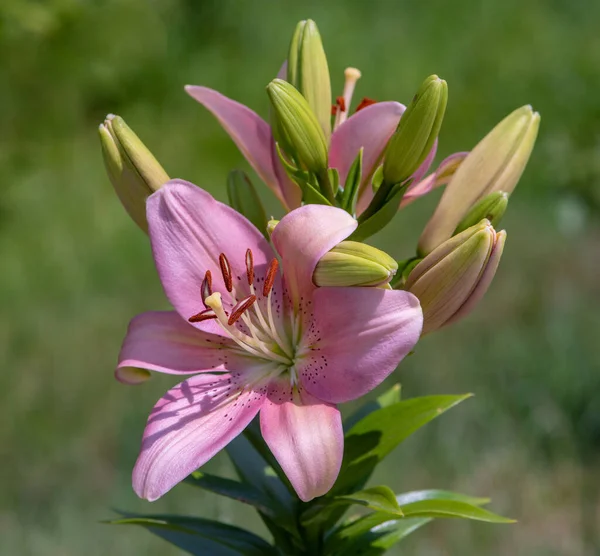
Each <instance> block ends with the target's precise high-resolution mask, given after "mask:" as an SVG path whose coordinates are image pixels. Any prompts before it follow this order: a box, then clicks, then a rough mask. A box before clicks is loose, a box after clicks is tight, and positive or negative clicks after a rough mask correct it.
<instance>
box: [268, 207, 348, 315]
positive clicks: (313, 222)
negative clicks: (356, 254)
mask: <svg viewBox="0 0 600 556" xmlns="http://www.w3.org/2000/svg"><path fill="white" fill-rule="evenodd" d="M356 226H357V223H356V220H354V218H352V216H350V215H349V214H348V213H347V212H346V211H344V210H342V209H339V208H336V207H328V206H326V205H305V206H303V207H300V208H299V209H296V210H294V211H293V212H290V213H288V214H286V215H285V216H284V217H283V218H282V219H281V222H279V224H277V226H276V227H275V230H274V231H273V234H272V236H271V240H272V241H273V245H275V249H277V252H278V253H279V255H280V256H281V259H282V261H283V268H284V272H285V283H286V285H287V287H288V288H289V291H290V294H291V297H292V300H293V301H294V303H295V305H296V306H297V303H298V301H299V299H300V297H301V296H303V295H307V294H309V293H310V292H312V290H313V289H314V288H315V285H314V284H313V281H312V276H313V273H314V270H315V267H316V266H317V263H318V262H319V260H320V259H321V257H322V256H323V255H324V254H325V253H327V251H329V250H330V249H332V248H333V247H335V246H336V245H337V244H338V243H340V241H343V240H344V239H346V238H347V237H348V236H349V235H350V234H351V233H352V232H353V231H354V230H355V229H356ZM298 238H302V241H299V239H298Z"/></svg>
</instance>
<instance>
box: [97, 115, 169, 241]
mask: <svg viewBox="0 0 600 556" xmlns="http://www.w3.org/2000/svg"><path fill="white" fill-rule="evenodd" d="M98 132H99V134H100V143H101V145H102V154H103V156H104V164H105V166H106V171H107V173H108V177H109V178H110V181H111V183H112V184H113V187H114V188H115V191H116V193H117V195H118V197H119V199H120V200H121V203H122V204H123V206H124V207H125V209H126V210H127V212H128V213H129V216H131V218H132V219H133V221H134V222H135V223H136V224H137V225H138V226H139V227H140V228H141V229H142V230H144V231H145V232H147V231H148V223H147V222H146V199H147V198H148V196H149V195H151V194H152V193H154V192H155V191H157V190H158V189H159V188H160V187H161V186H162V185H163V184H165V183H166V182H168V181H169V176H168V175H167V173H166V172H165V171H164V169H163V167H162V166H161V165H160V164H159V163H158V161H157V160H156V158H154V156H153V155H152V153H151V152H150V151H149V150H148V149H147V148H146V146H145V145H144V144H143V143H142V142H141V141H140V139H139V137H138V136H137V135H136V134H135V133H134V132H133V131H132V130H131V128H130V127H129V126H128V125H127V124H126V123H125V122H124V121H123V119H122V118H120V117H119V116H114V115H112V114H110V115H108V116H107V117H106V120H105V121H104V123H102V124H100V127H99V129H98Z"/></svg>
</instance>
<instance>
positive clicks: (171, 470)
mask: <svg viewBox="0 0 600 556" xmlns="http://www.w3.org/2000/svg"><path fill="white" fill-rule="evenodd" d="M242 388H243V382H242V380H241V378H240V375H239V374H221V375H212V374H201V375H197V376H194V377H192V378H189V379H188V380H186V381H185V382H182V383H181V384H178V385H177V386H175V387H174V388H172V389H171V390H169V391H168V392H167V393H166V394H165V395H164V396H163V397H162V398H161V399H160V400H159V401H158V403H157V404H156V405H155V406H154V409H153V410H152V413H150V417H149V418H148V423H147V425H146V429H145V431H144V438H143V441H142V449H141V452H140V455H139V457H138V460H137V462H136V464H135V468H134V470H133V488H134V490H135V492H136V493H137V495H138V496H139V497H140V498H145V499H147V500H150V501H153V500H156V499H157V498H160V497H161V496H162V495H163V494H165V493H166V492H167V491H169V490H171V489H172V488H173V487H174V486H175V485H176V484H177V483H179V482H180V481H182V480H183V479H185V478H186V477H187V476H188V475H189V474H190V473H191V472H192V471H195V470H196V469H198V467H200V466H201V465H203V464H204V463H206V462H207V461H208V460H209V459H210V458H212V457H213V456H214V455H215V454H216V453H217V452H218V451H219V450H221V449H222V448H224V447H225V446H226V445H227V444H228V443H229V442H231V441H232V440H233V439H234V438H235V437H236V436H237V435H238V434H240V433H241V432H242V431H243V430H244V428H246V426H247V425H248V424H249V423H250V421H252V419H253V418H254V417H255V415H256V414H257V413H258V411H259V409H260V406H261V405H262V403H263V400H264V398H265V391H264V390H262V391H255V390H249V389H248V390H242Z"/></svg>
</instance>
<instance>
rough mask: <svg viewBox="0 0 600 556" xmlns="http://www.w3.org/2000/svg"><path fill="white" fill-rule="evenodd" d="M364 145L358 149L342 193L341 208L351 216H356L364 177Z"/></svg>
mask: <svg viewBox="0 0 600 556" xmlns="http://www.w3.org/2000/svg"><path fill="white" fill-rule="evenodd" d="M363 151H364V149H363V147H361V148H360V150H359V151H358V155H357V157H356V158H355V159H354V162H353V163H352V166H350V170H348V176H347V177H346V183H345V184H344V193H343V194H342V200H341V204H340V206H341V208H343V209H344V210H345V211H346V212H348V213H349V214H350V215H351V216H354V213H355V212H356V200H357V198H358V192H359V190H360V182H361V179H362V161H363Z"/></svg>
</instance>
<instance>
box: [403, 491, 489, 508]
mask: <svg viewBox="0 0 600 556" xmlns="http://www.w3.org/2000/svg"><path fill="white" fill-rule="evenodd" d="M396 500H397V501H398V504H400V506H403V505H404V504H411V503H413V502H420V501H421V500H454V501H457V502H465V503H466V504H471V505H473V506H483V505H484V504H489V502H490V499H489V498H478V497H475V496H468V495H467V494H460V493H459V492H451V491H449V490H438V489H429V490H415V491H412V492H404V493H402V494H398V495H397V496H396Z"/></svg>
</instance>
